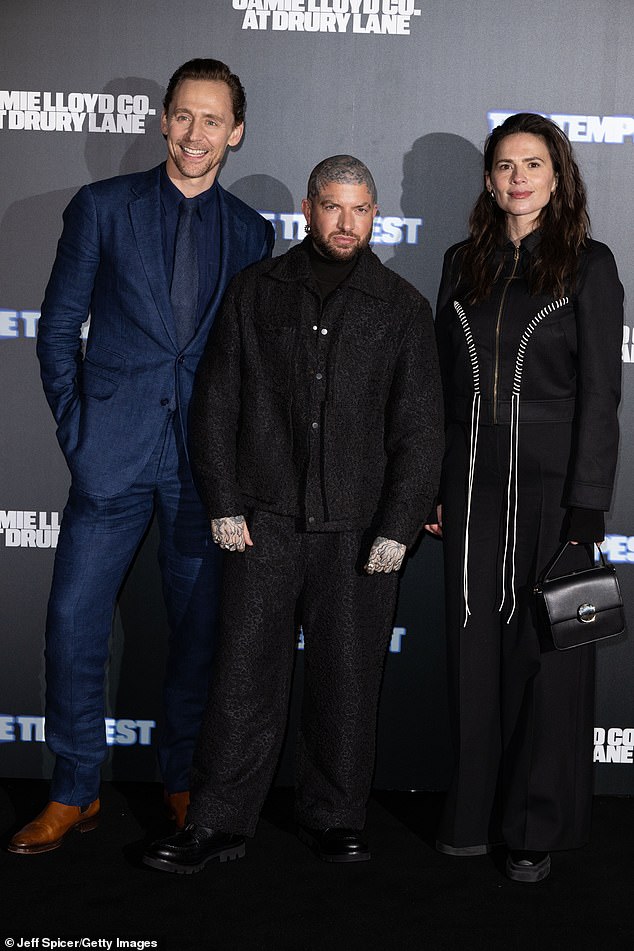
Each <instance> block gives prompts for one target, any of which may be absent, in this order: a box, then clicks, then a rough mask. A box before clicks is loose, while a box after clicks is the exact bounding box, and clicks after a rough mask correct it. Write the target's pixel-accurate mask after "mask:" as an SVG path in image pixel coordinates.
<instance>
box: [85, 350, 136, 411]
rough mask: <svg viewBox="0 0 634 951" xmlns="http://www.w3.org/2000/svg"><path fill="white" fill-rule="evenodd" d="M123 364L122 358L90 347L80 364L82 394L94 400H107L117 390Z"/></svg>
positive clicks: (107, 351)
mask: <svg viewBox="0 0 634 951" xmlns="http://www.w3.org/2000/svg"><path fill="white" fill-rule="evenodd" d="M124 363H125V360H124V358H123V357H122V356H120V355H119V354H118V353H114V352H113V351H112V350H106V349H105V348H104V347H97V346H94V347H91V348H90V349H89V350H88V352H87V353H86V356H85V358H84V362H83V364H82V373H81V391H82V394H83V395H84V396H89V397H91V398H92V399H96V400H107V399H109V397H111V396H112V394H113V393H114V392H115V390H116V389H117V386H118V377H119V374H120V372H121V369H122V368H123V365H124Z"/></svg>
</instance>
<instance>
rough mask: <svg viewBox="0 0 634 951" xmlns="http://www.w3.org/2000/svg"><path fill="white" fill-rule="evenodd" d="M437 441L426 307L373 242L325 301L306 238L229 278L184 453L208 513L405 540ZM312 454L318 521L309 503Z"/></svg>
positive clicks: (415, 527)
mask: <svg viewBox="0 0 634 951" xmlns="http://www.w3.org/2000/svg"><path fill="white" fill-rule="evenodd" d="M307 240H308V239H307ZM311 333H314V334H315V335H316V336H315V337H314V340H315V348H314V349H313V351H312V354H317V353H318V343H319V339H320V335H322V334H323V335H324V338H326V336H327V335H330V336H329V337H328V348H327V353H326V355H325V361H324V363H323V364H322V365H320V366H319V367H317V364H316V360H317V359H318V358H317V357H316V356H313V355H311V350H310V348H308V347H307V346H306V340H307V336H308V335H310V334H311ZM317 369H319V373H318V372H316V371H317ZM310 406H312V407H314V408H318V411H319V413H318V416H317V418H316V419H315V418H314V413H313V421H312V422H311V421H310V418H305V414H306V407H310ZM315 423H316V424H317V425H315ZM311 440H313V441H314V443H313V444H312V445H313V448H311ZM298 442H300V443H301V445H298ZM442 442H443V439H442V397H441V387H440V378H439V373H438V361H437V355H436V345H435V340H434V330H433V322H432V318H431V311H430V307H429V304H428V303H427V301H426V300H425V299H424V298H423V297H421V295H420V294H419V293H418V291H416V290H415V289H414V288H413V287H412V286H411V285H409V284H408V283H407V282H406V281H404V280H403V279H402V278H401V277H399V276H398V275H397V274H395V273H394V272H392V271H390V270H389V269H388V268H386V267H385V266H384V265H383V264H382V263H381V262H380V261H379V259H378V258H377V257H376V256H375V255H374V253H373V252H372V251H371V250H370V249H365V250H364V251H363V252H362V253H361V254H360V256H359V260H358V262H357V264H356V266H355V268H354V269H353V271H352V273H351V274H350V276H349V277H348V278H347V279H346V280H345V281H344V282H343V283H342V284H341V285H340V286H339V287H338V288H337V290H336V291H334V293H332V294H331V295H330V296H329V297H328V298H327V299H326V302H325V304H324V305H323V308H322V304H321V301H320V298H319V294H318V292H317V288H316V285H315V283H314V280H313V278H312V275H311V270H310V263H309V258H308V254H307V251H306V248H305V244H301V245H298V246H297V247H294V248H292V249H291V250H290V251H289V252H287V253H286V254H284V255H282V256H281V257H279V258H274V259H272V260H270V261H266V262H261V264H258V265H256V266H255V267H250V268H248V269H247V270H246V271H243V272H242V273H241V274H239V275H238V276H237V277H236V278H235V279H234V280H233V281H232V283H231V284H230V285H229V288H228V290H227V293H226V295H225V298H224V301H223V305H222V308H221V312H220V314H219V316H218V317H217V319H216V322H215V325H214V327H213V330H212V333H211V335H210V338H209V342H208V345H207V349H206V352H205V355H204V357H203V359H202V362H201V365H200V369H199V374H198V379H197V383H196V389H195V395H194V400H193V403H192V415H191V455H192V460H193V464H194V469H195V472H196V475H197V479H198V484H199V489H200V492H201V496H202V499H203V501H204V503H205V505H206V507H207V510H208V512H209V515H210V516H211V517H212V518H219V517H223V516H228V515H238V514H244V513H245V512H246V511H247V510H248V509H249V508H252V507H255V508H261V509H266V510H269V511H273V512H277V513H279V514H283V515H292V516H296V517H299V518H300V520H301V525H302V527H303V528H305V529H306V530H307V531H324V530H326V531H333V530H341V531H343V530H351V529H366V528H372V529H373V530H374V532H375V533H376V534H377V535H383V536H385V537H386V538H392V539H395V540H397V541H399V542H402V543H405V544H407V545H411V544H412V543H413V542H414V540H415V538H416V536H417V534H418V532H419V529H420V527H421V524H422V521H423V518H424V516H425V514H426V512H427V510H428V508H429V505H430V503H431V500H432V498H433V497H434V494H435V492H436V489H437V484H438V478H439V471H440V461H441V456H442ZM307 446H308V448H306V447H307ZM316 451H318V453H319V460H320V462H319V466H318V470H317V471H318V479H319V481H320V486H319V488H320V497H321V500H322V503H323V505H322V506H321V511H320V512H317V514H316V517H315V515H314V514H312V515H311V514H310V513H309V512H308V511H306V509H305V506H304V504H303V503H304V499H305V495H304V489H305V483H306V479H307V472H306V468H307V467H309V465H310V459H311V458H312V457H313V456H314V453H315V452H316ZM313 468H314V467H313ZM302 469H303V470H304V471H301V470H302Z"/></svg>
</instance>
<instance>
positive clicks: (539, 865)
mask: <svg viewBox="0 0 634 951" xmlns="http://www.w3.org/2000/svg"><path fill="white" fill-rule="evenodd" d="M506 874H507V876H508V877H509V878H510V879H511V880H512V881H514V882H541V881H543V879H545V878H548V876H549V875H550V855H549V853H548V852H524V851H519V850H518V851H514V852H509V854H508V857H507V859H506Z"/></svg>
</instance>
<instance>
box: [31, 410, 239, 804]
mask: <svg viewBox="0 0 634 951" xmlns="http://www.w3.org/2000/svg"><path fill="white" fill-rule="evenodd" d="M154 513H156V517H157V520H158V526H159V532H160V545H159V563H160V569H161V574H162V582H163V595H164V598H165V603H166V607H167V614H168V619H169V624H170V643H169V649H168V657H167V669H166V676H165V683H164V708H165V709H164V728H163V730H162V734H161V737H160V739H159V749H158V754H159V763H160V768H161V772H162V775H163V779H164V782H165V785H166V787H167V789H168V791H169V792H179V791H181V790H184V789H187V788H188V784H189V769H190V765H191V758H192V754H193V749H194V745H195V741H196V737H197V735H198V731H199V728H200V722H201V718H202V713H203V710H204V705H205V698H206V695H207V688H208V683H209V675H210V669H211V661H212V655H213V648H214V639H215V622H216V609H217V604H218V590H219V584H220V568H221V564H222V554H221V552H220V551H219V549H218V548H217V547H216V546H215V545H214V544H213V543H212V541H211V537H210V530H209V521H208V518H207V516H206V513H205V511H204V509H203V506H202V503H201V501H200V499H199V497H198V494H197V492H196V489H195V486H194V484H193V480H192V477H191V472H190V469H189V465H188V462H187V459H186V455H185V451H184V446H183V440H182V436H181V434H180V429H179V428H178V424H176V423H175V421H174V418H173V417H170V418H169V420H168V423H167V425H166V428H165V430H164V432H163V434H162V436H161V438H160V440H159V442H158V444H157V446H156V448H155V450H154V452H153V454H152V457H151V458H150V460H149V462H148V464H147V466H146V467H145V469H144V470H143V471H142V472H141V474H140V475H139V478H138V479H137V481H136V482H135V483H134V484H133V485H132V486H130V487H129V488H128V489H126V491H125V492H124V493H122V494H120V495H117V496H114V497H113V498H97V497H94V496H91V495H88V494H86V493H84V492H81V491H79V490H78V489H77V488H76V487H74V486H72V485H71V489H70V493H69V498H68V503H67V505H66V508H65V510H64V515H63V519H62V525H61V529H60V535H59V541H58V546H57V552H56V557H55V567H54V572H53V583H52V589H51V595H50V599H49V605H48V616H47V624H46V684H47V688H46V742H47V745H48V747H49V748H50V749H51V751H52V752H53V753H54V754H55V756H56V762H55V769H54V773H53V781H52V788H51V799H53V800H56V801H58V802H63V803H66V804H69V805H79V806H84V805H86V804H87V803H89V802H92V801H93V800H94V799H96V798H97V796H98V791H99V782H100V767H101V764H102V763H103V762H104V760H105V758H106V755H107V745H106V734H105V726H104V715H105V699H104V693H105V690H104V687H105V666H106V664H107V661H108V644H109V639H110V633H111V628H112V619H113V613H114V607H115V601H116V598H117V595H118V593H119V589H120V587H121V584H122V582H123V579H124V577H125V574H126V572H127V570H128V568H129V566H130V564H131V562H132V559H133V558H134V555H135V553H136V551H137V549H138V548H139V545H140V543H141V540H142V538H143V536H144V534H145V532H146V530H147V527H148V525H149V522H150V520H151V518H152V515H153V514H154ZM139 674H140V675H141V676H142V671H139Z"/></svg>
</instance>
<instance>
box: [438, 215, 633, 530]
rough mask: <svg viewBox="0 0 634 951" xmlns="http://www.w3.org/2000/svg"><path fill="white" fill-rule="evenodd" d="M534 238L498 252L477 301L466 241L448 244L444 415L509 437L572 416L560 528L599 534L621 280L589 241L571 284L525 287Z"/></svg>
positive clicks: (441, 315) (615, 399) (605, 504)
mask: <svg viewBox="0 0 634 951" xmlns="http://www.w3.org/2000/svg"><path fill="white" fill-rule="evenodd" d="M538 241H539V232H533V233H532V234H530V235H528V236H527V237H526V238H524V240H523V241H522V242H521V243H520V245H519V247H517V248H516V247H515V246H514V245H513V244H512V243H511V242H508V244H507V245H506V246H505V247H503V248H501V249H500V250H499V251H498V252H497V258H498V261H497V262H496V264H499V271H498V275H497V278H496V280H495V283H494V286H493V289H492V292H491V294H490V296H489V297H488V298H486V300H484V301H481V302H480V303H478V304H476V305H470V304H468V303H466V301H465V289H464V287H461V284H460V272H461V263H462V258H463V252H464V249H465V247H466V245H467V242H461V243H460V244H457V245H454V246H453V247H452V248H450V249H449V251H447V253H446V255H445V260H444V267H443V275H442V281H441V286H440V291H439V296H438V307H437V317H436V335H437V340H438V349H439V356H440V364H441V373H442V378H443V389H444V395H445V412H446V419H447V422H448V423H450V422H451V421H460V422H463V423H467V424H468V425H470V426H472V427H476V428H477V426H491V425H493V426H496V425H503V426H509V425H510V426H511V430H512V433H514V435H515V438H520V433H521V429H522V424H523V423H526V422H536V421H539V422H542V421H543V422H547V421H553V422H554V421H572V424H573V432H574V438H573V456H572V458H571V460H570V465H569V468H568V478H567V480H566V485H565V488H564V494H563V498H562V502H561V504H562V505H563V506H564V507H567V508H568V510H569V513H568V520H569V522H570V524H569V525H568V526H567V527H565V531H566V534H567V537H568V538H571V539H574V540H577V541H592V540H595V539H596V540H599V539H600V538H602V537H603V531H602V525H603V514H602V513H603V512H604V511H606V510H607V509H608V508H609V507H610V500H611V495H612V486H613V481H614V473H615V468H616V459H617V449H618V421H617V412H616V411H617V407H618V403H619V398H620V379H621V340H622V325H623V288H622V286H621V283H620V281H619V277H618V273H617V269H616V264H615V261H614V258H613V256H612V253H611V251H610V249H609V248H608V247H606V245H604V244H600V243H599V242H596V241H588V244H587V247H586V248H585V250H583V251H582V252H581V254H580V256H579V264H578V269H577V275H576V280H575V282H574V287H573V288H572V289H571V290H570V291H569V292H566V293H564V295H562V297H561V298H559V299H556V298H554V297H553V296H549V295H547V294H540V295H535V296H531V294H530V292H529V281H528V278H529V273H530V265H531V255H532V253H533V251H534V249H535V247H536V246H537V243H538ZM584 535H586V536H588V537H582V536H584Z"/></svg>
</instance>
